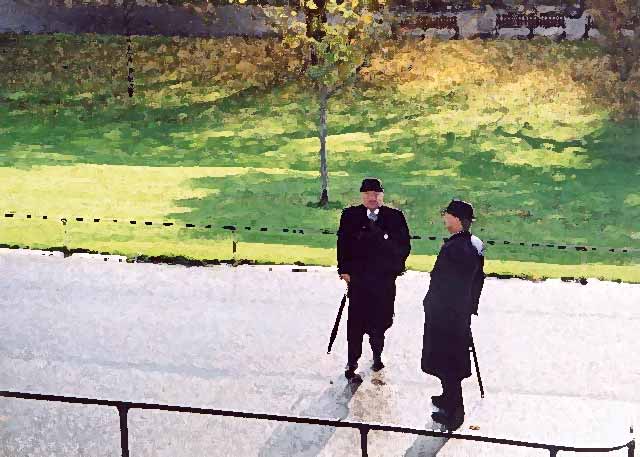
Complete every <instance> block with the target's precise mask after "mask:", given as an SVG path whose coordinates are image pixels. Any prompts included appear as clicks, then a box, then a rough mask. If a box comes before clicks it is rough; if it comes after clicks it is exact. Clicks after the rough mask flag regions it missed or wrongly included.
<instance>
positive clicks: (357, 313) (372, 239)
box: [337, 205, 411, 338]
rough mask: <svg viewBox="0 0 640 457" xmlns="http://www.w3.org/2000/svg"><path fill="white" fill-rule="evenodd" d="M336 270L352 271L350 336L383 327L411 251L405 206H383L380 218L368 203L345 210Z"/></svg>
mask: <svg viewBox="0 0 640 457" xmlns="http://www.w3.org/2000/svg"><path fill="white" fill-rule="evenodd" d="M337 248H338V273H339V274H344V273H348V274H349V275H350V276H351V283H350V284H349V320H348V323H347V337H348V338H349V337H350V335H354V336H355V335H357V334H359V333H371V331H376V330H377V331H384V330H386V329H388V328H389V327H391V325H392V324H393V314H394V302H395V292H396V290H395V279H396V277H397V276H398V275H400V274H401V273H403V272H404V271H405V262H406V259H407V257H408V256H409V252H410V251H411V242H410V235H409V228H408V226H407V221H406V219H405V217H404V214H402V211H400V210H397V209H394V208H389V207H388V206H382V207H380V211H379V213H378V220H377V221H376V222H372V221H370V220H369V218H368V217H367V208H366V207H365V206H364V205H358V206H351V207H349V208H346V209H344V210H343V212H342V217H341V218H340V228H339V229H338V246H337Z"/></svg>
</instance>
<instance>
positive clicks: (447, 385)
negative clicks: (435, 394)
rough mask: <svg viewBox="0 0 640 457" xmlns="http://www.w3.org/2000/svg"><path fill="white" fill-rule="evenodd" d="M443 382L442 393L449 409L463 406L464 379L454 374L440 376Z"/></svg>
mask: <svg viewBox="0 0 640 457" xmlns="http://www.w3.org/2000/svg"><path fill="white" fill-rule="evenodd" d="M440 383H441V384H442V395H443V396H444V402H445V405H446V407H447V409H451V410H455V409H456V408H458V407H463V406H464V402H463V400H462V379H460V378H458V377H454V376H443V377H442V378H440Z"/></svg>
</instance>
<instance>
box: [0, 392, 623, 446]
mask: <svg viewBox="0 0 640 457" xmlns="http://www.w3.org/2000/svg"><path fill="white" fill-rule="evenodd" d="M0 397H5V398H19V399H24V400H40V401H51V402H60V403H74V404H82V405H96V406H110V407H113V408H116V409H117V410H118V414H119V417H120V444H121V449H122V457H129V428H128V424H127V414H128V412H129V410H131V409H143V410H156V411H168V412H178V413H190V414H205V415H209V416H222V417H236V418H243V419H256V420H266V421H277V422H289V423H295V424H307V425H320V426H328V427H339V428H353V429H357V430H359V431H360V448H361V450H362V456H363V457H367V456H368V450H367V447H368V440H367V437H368V434H369V432H370V431H372V430H374V431H383V432H394V433H406V434H411V435H420V436H430V437H434V438H447V439H450V438H454V439H460V440H468V441H478V442H483V443H492V444H504V445H508V446H519V447H528V448H534V449H545V450H547V451H549V453H550V455H551V457H554V456H557V454H558V452H559V451H563V452H601V453H605V452H613V451H617V450H620V449H624V448H627V450H628V457H633V456H634V455H635V440H634V439H633V438H632V439H631V440H630V441H628V442H627V443H624V444H620V445H618V446H613V447H593V448H587V447H572V446H559V445H553V444H543V443H533V442H527V441H518V440H509V439H503V438H490V437H485V436H477V435H464V434H460V433H455V432H449V431H441V430H427V429H425V430H421V429H415V428H410V427H400V426H395V425H384V424H375V423H367V422H352V421H342V420H335V419H319V418H313V417H300V416H286V415H280V414H263V413H250V412H243V411H233V410H224V409H210V408H194V407H191V406H175V405H161V404H154V403H136V402H127V401H117V400H99V399H94V398H81V397H65V396H60V395H44V394H35V393H25V392H15V391H6V390H3V391H0ZM630 431H631V432H633V428H631V429H630Z"/></svg>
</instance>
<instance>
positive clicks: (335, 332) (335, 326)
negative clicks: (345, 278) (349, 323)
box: [327, 285, 349, 354]
mask: <svg viewBox="0 0 640 457" xmlns="http://www.w3.org/2000/svg"><path fill="white" fill-rule="evenodd" d="M347 295H349V286H348V285H347V291H346V292H345V293H344V296H343V297H342V301H341V302H340V308H339V309H338V315H337V316H336V322H335V323H334V324H333V329H332V330H331V336H330V337H329V347H327V354H331V347H332V346H333V342H334V341H335V340H336V336H337V335H338V327H339V326H340V319H341V318H342V311H344V306H345V304H346V303H347Z"/></svg>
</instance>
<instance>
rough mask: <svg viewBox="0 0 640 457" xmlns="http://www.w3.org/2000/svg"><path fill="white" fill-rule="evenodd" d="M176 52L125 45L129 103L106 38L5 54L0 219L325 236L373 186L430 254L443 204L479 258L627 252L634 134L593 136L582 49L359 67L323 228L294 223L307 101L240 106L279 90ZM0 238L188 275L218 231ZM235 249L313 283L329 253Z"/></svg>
mask: <svg viewBox="0 0 640 457" xmlns="http://www.w3.org/2000/svg"><path fill="white" fill-rule="evenodd" d="M195 43H196V44H194V42H193V41H189V40H178V41H173V40H168V39H160V38H158V39H145V40H139V41H138V43H137V49H138V54H137V56H138V61H139V62H142V63H140V65H139V70H138V71H137V73H136V74H137V78H138V79H137V91H138V92H137V94H136V96H135V97H134V98H133V99H132V100H129V99H128V98H127V97H126V78H125V77H124V71H125V69H126V66H125V62H124V60H123V56H122V55H121V49H122V48H121V47H122V45H123V43H121V42H119V39H114V38H105V37H90V36H88V37H69V36H55V37H31V38H28V39H25V38H22V37H21V38H20V42H19V43H15V42H11V43H9V44H7V42H6V41H5V43H4V48H3V51H5V52H4V53H3V54H2V55H3V57H4V60H3V61H2V62H0V64H2V65H3V66H4V68H5V69H6V68H8V66H11V68H9V69H10V70H11V71H7V72H0V74H4V76H0V78H4V79H3V81H2V84H1V85H0V98H2V100H3V102H4V103H2V105H1V106H0V163H2V164H3V165H4V167H2V168H0V178H1V179H2V187H3V189H2V192H1V196H0V208H2V210H4V211H17V212H19V213H25V212H31V213H34V214H41V215H42V214H48V215H51V217H53V216H56V217H57V218H58V219H59V217H62V216H66V217H67V218H69V217H76V216H84V217H91V218H93V217H100V218H106V217H111V218H113V217H117V218H120V219H122V218H124V219H133V218H141V219H145V220H147V219H150V220H155V221H158V220H162V221H164V220H173V221H176V222H180V223H186V222H193V223H196V224H205V223H212V222H213V223H214V224H215V225H217V226H222V225H225V224H230V223H232V224H236V223H237V224H241V225H258V226H268V227H278V228H279V227H303V228H330V229H331V228H335V224H336V222H337V218H338V216H339V208H340V207H341V206H343V205H347V204H350V203H354V202H355V201H356V200H357V198H358V195H357V192H355V191H356V190H357V184H358V182H359V181H360V179H361V178H362V177H363V176H364V175H378V176H380V177H381V178H382V179H383V180H384V183H385V187H386V188H387V189H388V192H387V193H388V195H387V202H388V203H390V204H391V205H393V206H397V207H400V208H402V209H403V210H404V211H405V213H406V214H407V217H408V219H409V223H410V225H411V227H412V231H413V232H414V233H417V234H420V235H437V236H441V235H442V230H441V226H440V222H439V220H438V214H437V209H438V208H440V207H441V206H442V205H443V204H444V203H446V202H447V201H448V199H449V198H450V197H451V196H454V195H455V196H460V197H463V198H467V199H470V200H471V201H473V202H474V203H475V204H476V206H477V208H478V211H479V213H480V216H481V217H480V220H479V221H478V223H477V225H476V227H475V231H476V232H478V233H479V234H480V236H481V237H483V238H485V239H491V238H493V239H498V240H504V239H507V240H518V241H520V240H534V241H558V242H568V243H572V244H587V245H595V246H609V245H611V246H616V247H618V246H632V245H637V244H638V241H637V240H638V239H640V229H638V226H637V222H636V221H637V220H638V216H640V192H638V191H637V186H634V185H633V184H632V183H633V182H640V178H639V174H640V161H639V157H638V154H637V145H638V144H639V143H638V140H639V139H640V129H639V128H638V127H637V125H631V124H622V125H619V124H618V125H616V124H612V123H610V122H609V121H607V118H608V114H609V112H608V109H609V106H608V105H607V103H606V100H603V99H601V98H599V97H601V95H599V94H600V92H599V91H598V87H600V85H601V84H603V81H605V82H606V78H607V77H608V76H607V75H606V74H604V73H601V72H600V73H598V72H596V71H595V70H593V74H592V76H591V77H588V78H585V75H584V68H592V69H593V68H596V69H597V68H599V67H598V66H597V65H596V64H597V63H598V61H599V59H600V57H599V55H598V54H597V52H596V51H595V50H593V49H591V48H589V46H588V45H584V44H579V45H576V44H570V43H567V44H560V45H556V44H549V43H544V44H540V43H533V44H531V43H518V42H514V43H512V42H492V43H476V42H459V43H454V42H451V43H437V42H436V43H427V44H422V45H417V46H412V47H409V48H406V49H404V52H403V53H400V54H398V55H397V56H396V58H395V60H394V61H393V63H392V64H391V65H389V64H388V63H387V64H384V66H383V65H382V64H378V65H374V67H373V68H372V69H371V70H370V72H371V74H372V76H373V77H374V78H375V80H376V81H380V80H383V79H385V78H386V79H388V80H389V81H390V82H389V83H384V84H379V85H377V86H375V85H371V84H370V85H365V86H363V87H361V88H359V89H358V90H356V91H352V92H346V93H343V94H341V95H340V96H339V97H337V98H335V99H334V100H332V102H331V105H330V117H329V122H330V125H329V134H330V137H329V140H328V147H329V165H330V171H331V181H330V186H331V189H330V191H331V198H332V200H333V203H334V206H333V208H332V209H331V210H328V211H323V210H318V209H315V208H312V207H310V206H308V204H309V203H311V202H313V201H315V200H316V199H317V196H318V178H317V172H316V170H317V168H318V165H317V149H318V140H317V138H316V137H315V131H314V116H315V112H316V108H315V102H314V100H313V98H311V97H310V96H309V95H308V93H306V92H305V91H304V90H303V88H302V87H301V86H300V85H299V84H297V83H286V84H282V85H278V86H277V87H276V88H274V89H271V90H261V89H260V88H252V87H251V86H252V84H257V85H259V83H260V82H261V81H260V80H258V81H257V83H256V79H259V78H251V77H248V76H247V77H243V75H246V74H247V72H253V74H261V75H262V74H263V75H264V77H263V79H262V81H265V80H267V79H268V78H269V77H271V78H274V77H275V78H276V79H278V78H280V77H281V75H279V74H278V73H277V71H276V70H274V65H275V66H278V63H277V62H271V63H270V61H269V58H268V57H265V56H266V55H268V54H269V52H268V51H267V50H266V47H265V48H259V46H254V47H248V46H246V45H243V44H242V43H241V42H237V41H236V42H233V41H224V42H223V41H196V42H195ZM261 45H262V44H261ZM163 46H164V48H163ZM243 46H244V47H243ZM253 48H259V49H258V51H255V50H253V51H249V50H248V49H253ZM260 49H262V50H260ZM238 50H240V51H238ZM541 51H545V52H544V53H541ZM249 52H254V53H257V55H255V56H250V55H249V54H248V53H249ZM261 52H262V54H261ZM11 57H14V58H13V59H11ZM207 59H209V60H207ZM220 62H225V63H224V65H223V64H221V63H220ZM246 62H261V63H260V64H259V65H258V67H256V68H248V69H247V68H243V65H244V64H246ZM265 62H266V63H265ZM408 64H411V71H408V70H407V68H408ZM216 65H217V67H216ZM270 65H271V66H270ZM64 66H66V67H67V68H64ZM212 68H213V69H212ZM25 70H29V72H28V73H25ZM581 71H582V72H583V73H582V74H581V73H580V72H581ZM234 72H235V73H234ZM21 75H22V76H21ZM598 78H599V79H598ZM123 95H124V96H123ZM0 234H1V236H2V240H3V242H5V243H9V244H11V243H15V244H21V245H31V246H36V245H37V246H47V245H60V244H61V243H65V244H67V245H69V246H72V247H73V246H76V247H85V248H90V249H96V250H104V251H111V252H121V253H125V254H136V253H146V254H174V255H177V254H182V255H190V256H194V257H207V258H215V257H223V258H228V257H230V245H231V243H230V241H229V234H228V233H226V232H224V231H219V230H218V231H214V230H206V229H177V228H155V227H153V228H152V227H140V226H139V225H136V226H132V225H130V224H129V225H127V224H126V223H118V224H112V225H107V224H105V223H99V224H87V223H76V222H73V221H71V222H70V223H69V224H68V225H67V226H66V234H64V232H63V230H62V226H61V224H59V223H57V224H56V223H53V222H51V221H39V222H37V223H36V222H34V220H33V219H32V220H29V221H26V220H21V219H20V218H14V219H4V220H2V221H0ZM237 238H238V239H239V240H240V243H239V245H238V252H237V255H238V256H240V257H245V258H251V259H255V260H263V261H274V260H275V261H282V262H291V261H293V260H302V261H305V262H308V263H321V264H330V263H332V262H333V258H334V255H335V254H334V251H333V250H332V248H333V245H334V243H335V238H334V237H333V236H327V235H313V234H305V235H303V236H302V237H301V236H300V235H298V236H297V237H296V236H295V235H291V234H289V235H277V234H272V233H262V234H254V233H247V232H244V231H243V232H242V233H241V234H238V236H237ZM292 244H294V245H295V249H292V248H291V245H292ZM438 247H439V243H437V242H434V241H428V240H425V241H416V242H415V243H414V253H415V256H413V257H412V259H411V262H410V264H411V265H412V266H413V267H415V268H419V269H429V268H430V265H431V262H432V261H433V255H434V254H435V253H436V252H437V249H438ZM488 255H489V257H490V258H491V259H495V260H493V261H492V262H491V263H490V264H489V268H490V269H492V270H493V271H496V272H501V273H506V272H512V273H530V274H533V275H535V276H590V277H593V276H603V277H608V278H621V279H626V280H640V275H639V274H638V273H636V272H635V270H634V269H633V268H632V267H630V265H634V264H636V265H637V262H638V255H637V254H613V253H607V252H601V251H595V252H588V253H579V252H575V251H568V252H567V251H559V250H557V249H556V250H554V249H545V248H540V249H526V248H522V247H515V246H514V247H512V246H493V247H490V249H489V253H488ZM498 259H499V260H498ZM532 262H535V263H532ZM539 263H544V264H545V265H540V264H539ZM575 265H581V266H580V267H579V268H578V267H575ZM603 265H612V266H615V265H618V267H617V268H613V267H612V268H607V269H605V268H604V267H603ZM625 265H629V266H627V267H625Z"/></svg>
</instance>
